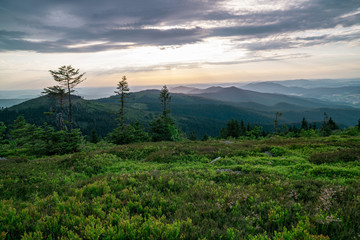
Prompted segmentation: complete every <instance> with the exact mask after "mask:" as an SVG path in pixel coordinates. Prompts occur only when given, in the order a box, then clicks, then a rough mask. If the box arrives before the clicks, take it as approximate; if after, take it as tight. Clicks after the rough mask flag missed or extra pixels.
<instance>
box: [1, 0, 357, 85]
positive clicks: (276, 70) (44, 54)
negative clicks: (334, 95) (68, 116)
mask: <svg viewBox="0 0 360 240" xmlns="http://www.w3.org/2000/svg"><path fill="white" fill-rule="evenodd" d="M63 65H72V66H73V67H74V68H76V69H77V68H78V69H80V72H86V74H85V76H86V77H87V79H86V81H84V82H83V83H82V84H81V86H83V87H99V86H116V84H117V82H118V81H120V80H121V77H122V76H123V75H126V76H127V79H128V82H129V86H130V89H131V86H132V85H133V86H139V85H146V86H148V85H162V84H167V85H171V84H184V85H186V84H193V83H207V84H211V83H221V82H246V81H247V82H248V81H266V80H286V79H301V78H306V79H320V78H358V77H360V1H359V0H291V1H286V0H273V1H269V0H103V1H99V0H76V1H73V0H61V1H60V0H26V1H24V0H0V89H1V90H15V89H37V88H44V87H48V86H52V85H55V84H56V82H55V81H54V80H53V79H52V77H51V75H50V73H49V70H56V69H58V68H59V67H61V66H63Z"/></svg>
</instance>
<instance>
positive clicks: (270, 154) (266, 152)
mask: <svg viewBox="0 0 360 240" xmlns="http://www.w3.org/2000/svg"><path fill="white" fill-rule="evenodd" d="M264 153H265V154H266V155H268V156H269V157H273V156H274V155H273V154H272V153H271V152H269V151H265V152H264Z"/></svg>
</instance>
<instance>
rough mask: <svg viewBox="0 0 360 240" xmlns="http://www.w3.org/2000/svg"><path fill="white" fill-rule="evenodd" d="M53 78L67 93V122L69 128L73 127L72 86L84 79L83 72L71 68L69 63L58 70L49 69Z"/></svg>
mask: <svg viewBox="0 0 360 240" xmlns="http://www.w3.org/2000/svg"><path fill="white" fill-rule="evenodd" d="M49 71H50V73H51V75H52V76H53V78H54V80H55V81H56V82H58V83H59V84H60V85H61V86H62V87H64V88H65V89H66V90H67V92H66V94H67V95H68V101H69V124H70V130H72V127H73V116H72V102H71V93H72V92H74V87H76V86H77V85H78V84H80V83H81V82H83V81H84V80H86V78H83V77H84V75H85V73H81V74H80V73H79V71H80V70H79V69H75V68H73V67H72V66H71V65H68V66H62V67H59V69H58V70H49Z"/></svg>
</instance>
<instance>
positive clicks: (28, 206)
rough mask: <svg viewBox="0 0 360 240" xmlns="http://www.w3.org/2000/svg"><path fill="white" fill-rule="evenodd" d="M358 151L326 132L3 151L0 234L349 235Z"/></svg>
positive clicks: (358, 202) (356, 221)
mask: <svg viewBox="0 0 360 240" xmlns="http://www.w3.org/2000/svg"><path fill="white" fill-rule="evenodd" d="M359 149H360V138H359V137H341V136H332V137H328V138H298V139H284V138H272V139H267V140H243V141H241V140H237V141H234V142H222V141H207V142H186V141H185V142H180V143H140V144H132V145H125V146H112V145H107V144H104V143H100V144H98V145H87V146H84V149H83V151H82V152H81V153H76V154H72V155H65V156H54V157H45V158H38V159H28V158H22V157H14V158H12V159H9V160H2V161H0V168H1V169H2V171H1V173H0V198H1V202H0V221H1V225H0V233H1V234H0V236H6V237H7V238H8V239H19V238H21V237H24V238H25V239H39V238H50V237H52V238H53V239H54V238H59V237H60V236H62V237H64V238H65V239H67V238H69V239H76V238H79V237H80V238H86V239H99V238H100V239H112V238H115V239H121V238H124V239H126V238H127V239H136V238H138V239H140V238H145V239H179V238H185V239H197V238H201V239H202V238H207V239H219V238H225V239H239V238H246V239H267V238H268V237H269V238H274V239H281V238H285V239H326V237H325V236H328V237H330V239H356V238H359V235H358V234H359V232H360V228H359V226H360V195H359V193H360V184H359V180H360V168H359V167H360V162H359V155H360V154H359ZM265 151H269V152H271V153H272V155H273V156H269V155H268V154H266V153H265ZM217 157H221V159H219V160H218V161H216V162H215V163H213V164H210V163H209V162H211V161H212V160H213V159H215V158H217ZM321 235H322V236H321ZM0 238H1V237H0Z"/></svg>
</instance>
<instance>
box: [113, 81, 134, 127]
mask: <svg viewBox="0 0 360 240" xmlns="http://www.w3.org/2000/svg"><path fill="white" fill-rule="evenodd" d="M116 89H117V91H115V93H116V94H117V95H119V96H120V102H121V107H120V111H119V115H120V127H121V128H124V124H125V114H124V105H125V98H126V97H127V96H128V95H129V94H130V93H128V92H129V91H130V89H129V86H128V82H127V80H126V76H123V77H122V79H121V81H120V82H119V83H118V85H117V88H116Z"/></svg>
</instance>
